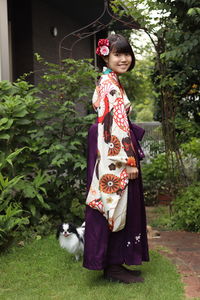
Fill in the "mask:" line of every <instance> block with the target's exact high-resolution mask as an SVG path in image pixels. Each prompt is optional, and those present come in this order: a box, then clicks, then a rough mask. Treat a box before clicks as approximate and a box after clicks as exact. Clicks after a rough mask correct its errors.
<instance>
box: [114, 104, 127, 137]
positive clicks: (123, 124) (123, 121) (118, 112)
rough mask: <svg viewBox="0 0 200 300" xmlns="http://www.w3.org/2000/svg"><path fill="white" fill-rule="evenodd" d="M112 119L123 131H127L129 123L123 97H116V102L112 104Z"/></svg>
mask: <svg viewBox="0 0 200 300" xmlns="http://www.w3.org/2000/svg"><path fill="white" fill-rule="evenodd" d="M114 121H115V122H116V124H117V125H118V126H119V128H120V129H122V130H123V131H125V132H129V124H128V119H127V116H126V110H125V109H124V103H123V99H121V98H118V99H116V104H115V105H114Z"/></svg>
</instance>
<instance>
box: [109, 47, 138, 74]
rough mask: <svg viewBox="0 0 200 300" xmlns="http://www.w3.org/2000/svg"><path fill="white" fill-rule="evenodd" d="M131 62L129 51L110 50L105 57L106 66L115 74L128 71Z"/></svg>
mask: <svg viewBox="0 0 200 300" xmlns="http://www.w3.org/2000/svg"><path fill="white" fill-rule="evenodd" d="M131 62H132V57H131V55H130V54H129V53H117V52H110V54H109V56H108V57H107V60H106V63H107V67H108V68H110V69H111V70H112V71H113V72H115V73H117V74H123V73H125V72H127V71H128V69H129V67H130V65H131Z"/></svg>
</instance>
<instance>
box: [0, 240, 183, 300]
mask: <svg viewBox="0 0 200 300" xmlns="http://www.w3.org/2000/svg"><path fill="white" fill-rule="evenodd" d="M150 254H151V255H150V257H151V261H150V262H148V263H144V264H143V265H142V266H139V267H138V268H137V269H141V270H142V274H143V277H144V278H145V282H144V283H139V284H129V285H126V284H122V283H114V282H113V283H112V282H107V281H105V280H104V279H103V278H102V271H89V270H87V269H84V268H83V267H82V263H81V262H75V260H74V257H73V256H71V255H69V254H68V253H67V252H66V251H65V250H63V249H60V248H59V245H58V242H57V240H56V239H55V237H54V236H49V237H48V238H44V239H41V240H35V241H34V242H32V243H30V244H27V245H25V247H23V248H22V247H21V248H20V247H15V248H12V249H11V250H10V252H9V253H7V254H3V255H1V256H0V299H1V300H4V299H6V300H9V299H20V300H21V299H22V300H23V299H59V300H62V299H63V300H64V299H65V300H71V299H73V300H77V299H81V300H84V299H85V300H86V299H87V300H90V299H91V300H96V299H98V300H99V299H100V300H112V299H114V300H122V299H123V300H126V299H135V300H179V299H184V296H183V285H182V283H181V281H180V276H179V274H178V273H177V272H176V269H175V266H174V265H172V264H171V262H169V261H168V260H167V259H166V258H164V257H162V256H161V255H160V254H158V253H157V252H155V251H152V252H151V253H150Z"/></svg>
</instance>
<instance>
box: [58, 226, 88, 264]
mask: <svg viewBox="0 0 200 300" xmlns="http://www.w3.org/2000/svg"><path fill="white" fill-rule="evenodd" d="M84 233H85V222H84V223H83V224H82V225H81V226H80V227H76V226H75V225H73V224H71V223H63V224H61V225H60V226H59V227H58V230H57V234H56V237H57V239H58V240H59V244H60V247H61V248H64V249H66V250H67V251H68V252H69V253H71V254H74V255H75V258H76V260H77V261H78V260H79V258H80V256H82V255H83V250H84Z"/></svg>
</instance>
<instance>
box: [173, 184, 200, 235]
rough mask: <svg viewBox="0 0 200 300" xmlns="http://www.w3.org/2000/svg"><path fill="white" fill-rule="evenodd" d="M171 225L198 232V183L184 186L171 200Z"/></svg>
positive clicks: (199, 226)
mask: <svg viewBox="0 0 200 300" xmlns="http://www.w3.org/2000/svg"><path fill="white" fill-rule="evenodd" d="M172 222H173V226H174V227H175V228H177V229H184V230H188V231H195V232H200V183H193V184H192V185H191V186H189V187H186V188H184V189H183V190H182V191H181V192H180V193H179V194H178V196H177V197H176V199H175V201H174V202H173V217H172Z"/></svg>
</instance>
